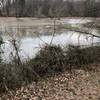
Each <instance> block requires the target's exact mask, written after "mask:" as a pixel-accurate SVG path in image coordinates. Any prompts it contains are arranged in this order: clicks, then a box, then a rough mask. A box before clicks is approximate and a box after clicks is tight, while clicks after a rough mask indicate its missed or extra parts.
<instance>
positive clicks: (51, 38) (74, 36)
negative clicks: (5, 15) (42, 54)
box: [0, 18, 100, 62]
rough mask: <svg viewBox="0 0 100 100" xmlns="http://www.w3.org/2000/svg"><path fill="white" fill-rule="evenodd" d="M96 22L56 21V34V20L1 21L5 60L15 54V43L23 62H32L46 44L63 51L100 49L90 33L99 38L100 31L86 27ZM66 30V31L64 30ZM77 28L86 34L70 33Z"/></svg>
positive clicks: (77, 20)
mask: <svg viewBox="0 0 100 100" xmlns="http://www.w3.org/2000/svg"><path fill="white" fill-rule="evenodd" d="M92 21H93V19H86V18H85V19H82V18H64V19H61V20H57V21H56V25H57V27H56V31H55V32H54V23H53V20H48V19H42V20H41V19H39V20H37V21H36V20H35V19H30V20H29V19H28V18H27V19H24V18H23V19H10V20H7V19H6V20H5V19H2V20H0V34H1V36H2V38H3V41H4V44H3V45H2V50H3V52H4V53H3V56H2V57H3V60H4V61H6V62H9V59H11V58H12V57H11V56H12V55H13V53H14V52H15V51H14V47H13V45H12V40H13V39H15V40H17V44H18V46H19V55H20V57H21V59H22V60H25V59H28V58H32V57H34V56H35V55H36V53H37V52H38V51H39V50H40V48H41V47H43V46H44V45H45V44H50V43H51V42H52V44H56V45H61V46H62V47H65V46H68V45H80V46H82V45H83V46H93V45H99V42H100V38H97V37H93V36H92V35H90V34H86V33H87V32H88V33H92V34H94V35H97V36H99V32H100V30H99V29H97V28H87V27H84V26H83V25H84V24H86V23H89V22H92ZM62 25H63V26H64V27H65V28H62V27H61V26H62ZM66 27H74V28H76V29H82V30H83V31H85V32H86V33H80V32H76V31H71V30H68V29H66Z"/></svg>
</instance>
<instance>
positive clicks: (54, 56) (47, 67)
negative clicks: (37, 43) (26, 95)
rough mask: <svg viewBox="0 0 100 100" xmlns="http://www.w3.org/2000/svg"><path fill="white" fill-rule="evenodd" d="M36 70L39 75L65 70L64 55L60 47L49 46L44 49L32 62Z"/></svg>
mask: <svg viewBox="0 0 100 100" xmlns="http://www.w3.org/2000/svg"><path fill="white" fill-rule="evenodd" d="M30 63H32V64H33V67H34V70H35V71H36V72H37V73H39V74H44V73H49V72H50V73H52V72H56V71H62V70H63V64H64V55H63V50H62V48H61V47H60V46H54V45H49V46H48V45H47V46H45V47H43V48H42V49H41V50H40V51H39V53H38V54H37V55H36V57H35V58H34V59H31V60H30Z"/></svg>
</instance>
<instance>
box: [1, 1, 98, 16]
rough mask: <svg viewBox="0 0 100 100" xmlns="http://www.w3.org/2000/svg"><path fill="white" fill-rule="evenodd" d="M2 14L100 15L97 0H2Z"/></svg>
mask: <svg viewBox="0 0 100 100" xmlns="http://www.w3.org/2000/svg"><path fill="white" fill-rule="evenodd" d="M0 16H8V17H9V16H15V17H40V18H41V17H42V18H43V17H54V16H56V17H58V18H60V17H71V16H80V17H84V16H85V17H99V16H100V1H96V0H80V1H79V0H78V1H75V0H0Z"/></svg>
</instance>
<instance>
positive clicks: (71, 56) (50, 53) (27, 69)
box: [0, 45, 100, 92]
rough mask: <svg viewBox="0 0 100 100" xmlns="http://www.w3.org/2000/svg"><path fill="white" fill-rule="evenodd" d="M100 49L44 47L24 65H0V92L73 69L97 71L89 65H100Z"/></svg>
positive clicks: (16, 63)
mask: <svg viewBox="0 0 100 100" xmlns="http://www.w3.org/2000/svg"><path fill="white" fill-rule="evenodd" d="M99 51H100V47H99V46H95V47H88V48H81V47H78V46H69V47H67V48H66V49H65V50H63V49H62V48H61V47H60V46H58V45H46V46H44V47H43V48H41V50H40V51H39V52H38V54H37V55H36V57H35V58H33V59H30V60H29V61H27V62H26V63H18V61H17V62H15V63H13V64H1V65H0V92H8V91H9V90H10V89H16V88H18V87H20V86H23V85H27V84H29V83H30V82H32V81H38V80H39V79H42V78H44V76H48V75H50V76H51V75H55V74H57V73H61V72H65V71H69V72H72V71H73V70H75V69H78V70H80V69H82V70H87V71H89V70H98V68H96V66H95V68H94V67H91V66H89V65H91V64H94V65H96V64H99V63H100V53H99Z"/></svg>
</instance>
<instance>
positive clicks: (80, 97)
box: [0, 65, 100, 100]
mask: <svg viewBox="0 0 100 100" xmlns="http://www.w3.org/2000/svg"><path fill="white" fill-rule="evenodd" d="M95 67H98V68H99V69H100V65H95ZM0 100H100V70H98V71H94V70H92V71H84V70H77V69H76V70H74V71H73V72H72V73H69V72H67V71H66V72H64V73H62V74H59V75H55V76H53V77H48V78H44V79H42V80H40V81H39V82H37V83H35V82H33V83H31V84H29V85H28V86H25V87H21V88H20V89H18V90H17V91H15V92H14V91H11V92H9V93H7V94H2V95H1V96H0Z"/></svg>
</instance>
